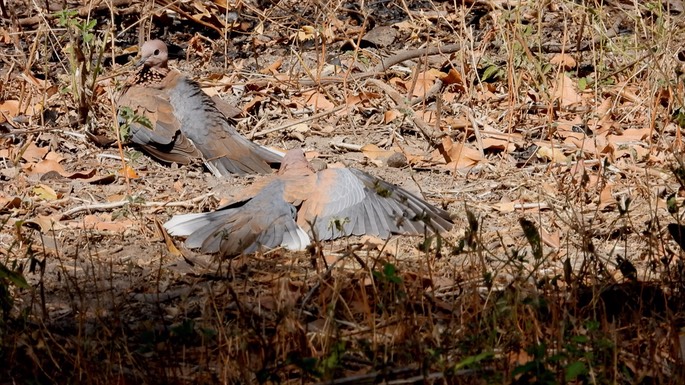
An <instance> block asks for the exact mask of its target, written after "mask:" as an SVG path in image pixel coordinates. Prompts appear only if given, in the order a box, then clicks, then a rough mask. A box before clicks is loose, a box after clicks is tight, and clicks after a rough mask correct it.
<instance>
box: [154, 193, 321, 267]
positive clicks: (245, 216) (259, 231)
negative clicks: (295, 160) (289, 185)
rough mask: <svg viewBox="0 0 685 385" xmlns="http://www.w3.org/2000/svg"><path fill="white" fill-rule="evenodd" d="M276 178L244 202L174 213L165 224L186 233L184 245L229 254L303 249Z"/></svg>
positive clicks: (301, 235) (303, 240)
mask: <svg viewBox="0 0 685 385" xmlns="http://www.w3.org/2000/svg"><path fill="white" fill-rule="evenodd" d="M282 196H283V184H282V183H280V182H279V181H276V182H274V183H272V184H270V185H269V186H267V187H266V188H265V189H264V190H262V193H260V194H258V195H256V196H255V197H254V198H252V199H250V200H248V201H246V202H244V203H243V204H242V205H239V204H234V205H232V206H227V207H226V208H224V209H219V210H217V211H214V212H210V213H202V214H187V215H177V216H174V217H173V218H171V220H169V221H168V222H166V223H165V224H164V227H165V228H166V229H167V230H168V231H169V234H171V235H188V238H187V239H186V243H185V244H186V246H187V247H189V248H198V247H200V248H201V249H202V251H203V252H206V253H216V252H219V253H220V254H221V255H222V256H226V257H230V256H235V255H238V254H240V253H253V252H255V251H257V250H259V249H260V248H262V247H263V248H266V249H271V248H275V247H278V246H283V247H285V248H287V249H289V250H303V249H304V248H305V247H307V245H309V243H310V239H309V236H308V235H307V233H306V232H305V231H304V230H302V228H300V226H298V225H297V223H296V222H295V216H296V213H297V210H296V208H295V207H294V206H293V205H292V204H290V203H288V202H286V201H284V200H283V199H282Z"/></svg>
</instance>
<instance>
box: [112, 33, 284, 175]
mask: <svg viewBox="0 0 685 385" xmlns="http://www.w3.org/2000/svg"><path fill="white" fill-rule="evenodd" d="M167 60H168V50H167V46H166V44H164V42H162V41H161V40H150V41H147V42H145V44H143V46H142V47H141V59H140V61H139V62H138V64H139V65H140V64H142V67H141V69H140V70H139V71H138V72H137V73H136V74H135V76H134V77H133V78H132V79H131V80H130V81H129V82H128V83H129V84H128V87H127V88H126V89H125V90H124V92H123V93H122V95H121V97H120V98H119V100H118V103H117V104H118V108H119V121H120V122H121V123H123V122H125V121H126V120H127V119H126V117H125V115H124V114H123V112H122V107H129V108H131V110H133V112H134V114H135V115H137V116H144V117H145V118H147V120H148V121H149V123H150V124H147V122H145V121H141V120H140V119H129V123H130V133H131V140H132V141H133V142H134V143H136V144H138V145H139V146H140V147H141V148H142V149H143V150H145V151H146V152H148V153H149V154H150V155H152V156H153V157H155V158H157V159H158V160H161V161H164V162H169V163H172V162H175V163H179V164H188V163H191V162H193V161H194V160H198V159H201V160H202V161H203V162H204V164H205V165H206V166H207V168H208V169H209V170H210V171H211V172H212V173H213V174H214V175H216V176H224V175H227V174H238V175H244V174H256V173H269V172H271V166H272V165H273V166H275V167H278V164H279V163H280V161H281V157H282V156H281V155H280V154H278V153H277V152H275V151H271V150H269V149H267V148H265V147H261V146H259V145H257V144H256V143H253V142H251V141H249V140H247V139H246V138H244V137H242V136H241V135H240V134H239V133H238V132H237V131H236V129H235V128H234V125H233V123H232V122H231V121H230V120H229V119H228V118H227V117H226V116H224V115H223V114H222V113H221V112H220V111H219V109H217V107H216V105H215V103H214V102H213V101H212V99H211V98H210V97H209V96H208V95H207V94H206V93H204V91H202V89H201V88H200V86H199V85H198V84H197V83H196V82H194V81H193V80H190V79H188V78H187V77H185V76H184V75H182V74H181V73H180V72H178V71H176V70H171V69H169V67H168V66H167Z"/></svg>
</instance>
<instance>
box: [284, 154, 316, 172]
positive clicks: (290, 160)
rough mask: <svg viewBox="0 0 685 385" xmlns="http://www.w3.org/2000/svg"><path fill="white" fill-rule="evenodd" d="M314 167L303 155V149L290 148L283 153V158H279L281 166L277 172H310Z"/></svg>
mask: <svg viewBox="0 0 685 385" xmlns="http://www.w3.org/2000/svg"><path fill="white" fill-rule="evenodd" d="M313 172H314V169H313V168H312V166H311V164H309V162H308V161H307V158H306V157H305V156H304V151H302V150H301V149H299V148H296V149H293V150H290V151H288V152H286V153H285V156H284V157H283V160H281V167H280V168H279V169H278V174H279V175H283V174H294V173H298V174H310V173H313Z"/></svg>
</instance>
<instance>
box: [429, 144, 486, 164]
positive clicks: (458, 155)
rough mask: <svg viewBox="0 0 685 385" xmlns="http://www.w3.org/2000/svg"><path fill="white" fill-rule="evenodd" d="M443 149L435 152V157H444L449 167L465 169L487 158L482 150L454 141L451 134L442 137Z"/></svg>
mask: <svg viewBox="0 0 685 385" xmlns="http://www.w3.org/2000/svg"><path fill="white" fill-rule="evenodd" d="M441 147H442V148H441V149H440V150H435V151H434V152H433V158H434V159H440V158H443V159H444V160H445V162H446V163H447V164H446V165H445V167H446V168H447V169H450V170H452V169H455V168H456V169H463V168H468V167H473V166H475V165H476V164H478V163H479V162H481V161H483V160H485V159H484V158H483V155H481V153H480V151H478V150H476V149H475V148H472V147H469V146H467V145H464V144H462V143H453V142H452V139H451V138H450V137H449V136H444V137H443V138H442V143H441Z"/></svg>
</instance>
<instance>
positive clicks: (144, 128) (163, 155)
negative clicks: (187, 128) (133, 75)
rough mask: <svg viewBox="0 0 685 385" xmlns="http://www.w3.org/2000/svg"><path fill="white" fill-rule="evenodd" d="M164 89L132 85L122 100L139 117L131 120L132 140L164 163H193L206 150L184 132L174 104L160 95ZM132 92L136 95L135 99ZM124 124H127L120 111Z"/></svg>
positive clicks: (120, 119)
mask: <svg viewBox="0 0 685 385" xmlns="http://www.w3.org/2000/svg"><path fill="white" fill-rule="evenodd" d="M160 92H161V91H160V90H158V89H154V88H148V87H138V86H134V87H130V88H129V89H128V90H127V92H126V93H124V94H123V95H122V96H121V98H120V99H119V102H118V104H119V106H126V107H129V108H131V110H132V111H133V113H134V114H135V115H137V116H138V117H144V119H146V120H147V121H148V122H149V123H150V126H148V125H147V124H146V123H144V122H143V121H141V120H139V119H133V120H132V121H129V122H128V123H129V130H130V135H131V138H130V139H131V141H132V142H133V143H136V144H138V145H139V146H141V147H142V148H143V150H145V151H147V152H148V153H150V155H152V156H154V157H155V158H157V159H159V160H161V161H163V162H169V163H172V162H175V163H179V164H189V163H191V162H192V161H194V160H197V159H201V158H202V153H201V152H200V151H199V150H198V149H197V148H196V147H195V145H193V143H192V142H191V141H190V140H188V138H186V137H185V135H183V134H182V133H181V130H180V123H179V121H178V120H177V119H176V117H175V116H174V114H173V107H172V106H171V104H169V102H168V101H167V100H166V99H165V98H164V97H162V96H161V95H160ZM130 95H135V98H132V97H131V96H130ZM118 119H119V123H120V124H124V123H126V122H127V121H126V118H125V117H124V115H123V112H122V110H121V109H120V110H119V114H118Z"/></svg>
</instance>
